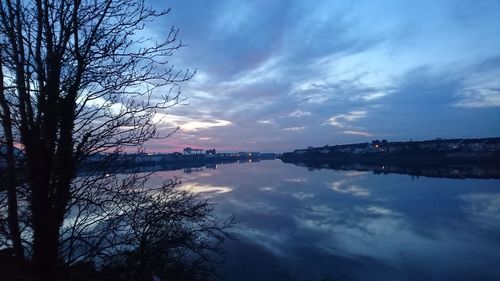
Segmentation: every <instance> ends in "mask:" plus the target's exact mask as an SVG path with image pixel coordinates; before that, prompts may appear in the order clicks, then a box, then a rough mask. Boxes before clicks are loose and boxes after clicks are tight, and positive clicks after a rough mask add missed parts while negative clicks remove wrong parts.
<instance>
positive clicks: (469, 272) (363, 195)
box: [165, 161, 500, 280]
mask: <svg viewBox="0 0 500 281" xmlns="http://www.w3.org/2000/svg"><path fill="white" fill-rule="evenodd" d="M169 173H170V175H172V174H173V172H169ZM212 173H213V176H200V177H197V176H196V173H192V174H190V175H189V176H188V178H189V179H187V180H186V179H183V180H184V182H185V184H188V185H189V184H191V185H194V186H201V187H202V188H201V190H212V193H209V194H207V196H210V197H212V199H213V200H215V201H216V202H218V207H217V211H218V212H219V213H220V214H233V213H234V214H235V215H236V216H237V217H238V220H239V221H240V224H239V225H237V226H236V227H235V229H234V231H235V233H236V235H237V237H238V239H237V240H236V241H231V242H229V243H228V246H227V249H228V261H227V263H226V264H225V266H223V272H225V273H226V275H227V279H228V280H320V279H321V278H323V277H327V276H329V277H332V278H335V277H338V276H340V275H341V274H348V276H349V278H352V280H498V277H500V264H499V260H500V254H498V253H500V246H499V243H498V241H500V225H499V224H498V221H499V210H500V193H499V192H500V191H499V190H498V186H499V185H498V183H499V181H496V180H489V181H488V180H453V179H432V178H421V179H418V180H412V178H411V177H409V176H404V175H374V174H370V173H356V172H345V171H341V172H338V171H333V170H315V171H308V170H307V169H304V168H302V167H297V166H292V165H284V164H282V163H280V162H279V161H265V162H261V163H251V164H234V165H221V166H220V167H218V168H217V169H216V170H213V171H212ZM165 175H168V174H165ZM208 187H209V188H208ZM217 187H224V188H223V189H218V188H217ZM214 190H215V191H214ZM222 190H223V191H222ZM221 191H222V192H221ZM229 191H230V192H229ZM243 262H244V263H245V265H242V263H243ZM271 264H272V266H270V265H271ZM261 269H262V270H261ZM264 269H265V270H264ZM259 270H261V271H259ZM255 272H262V273H261V275H255V274H256V273H255ZM252 278H253V279H252Z"/></svg>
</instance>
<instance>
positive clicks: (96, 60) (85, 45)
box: [0, 0, 228, 280]
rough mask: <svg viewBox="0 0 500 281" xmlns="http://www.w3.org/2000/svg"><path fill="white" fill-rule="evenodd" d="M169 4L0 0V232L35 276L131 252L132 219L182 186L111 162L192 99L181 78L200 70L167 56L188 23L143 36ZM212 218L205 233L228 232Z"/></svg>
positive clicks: (54, 275)
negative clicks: (152, 180)
mask: <svg viewBox="0 0 500 281" xmlns="http://www.w3.org/2000/svg"><path fill="white" fill-rule="evenodd" d="M168 12H169V10H162V11H157V10H154V9H151V8H149V7H147V6H145V3H144V1H143V0H74V1H67V0H5V1H2V2H1V4H0V82H1V83H0V121H1V124H2V137H1V142H2V143H1V145H2V147H5V149H2V151H1V154H2V155H1V156H2V158H3V159H5V160H4V162H5V165H4V166H5V168H4V169H3V170H2V175H1V176H2V181H1V185H2V186H0V189H1V190H2V193H1V194H2V198H1V201H0V203H2V207H1V208H0V211H1V213H0V214H1V216H2V223H1V227H0V233H1V237H3V238H4V239H3V243H4V246H5V247H9V248H12V249H13V253H14V257H15V259H16V264H17V266H18V267H19V268H20V269H21V270H22V269H23V268H24V269H25V268H27V267H28V269H29V271H28V272H32V274H33V276H34V277H35V278H36V279H37V280H59V279H61V278H62V277H63V276H64V274H69V273H70V272H71V270H69V269H68V268H70V266H71V265H72V264H74V263H76V262H82V261H91V262H96V258H97V257H101V258H102V257H103V256H104V255H105V254H109V255H116V254H118V252H120V251H124V249H127V251H130V250H131V249H132V248H126V247H124V246H130V245H132V246H137V245H134V244H133V243H132V242H131V241H132V240H133V239H132V238H130V235H129V234H130V233H129V231H132V223H133V220H130V219H126V218H127V215H131V214H135V213H140V212H142V211H143V210H144V208H145V206H149V205H151V204H155V203H154V202H155V200H156V199H157V198H161V196H164V197H165V196H167V195H172V194H174V193H173V191H172V189H171V188H172V187H173V186H175V182H170V183H167V184H166V185H164V186H163V187H162V188H160V189H156V190H153V189H149V188H148V187H147V186H146V185H145V182H146V179H147V175H145V174H139V175H138V174H135V173H133V174H129V175H121V176H118V175H116V174H117V173H118V172H119V171H120V170H119V167H116V165H114V166H113V162H114V161H116V160H117V159H124V157H121V158H120V156H119V155H120V154H121V153H123V152H124V150H125V149H129V150H131V149H136V150H140V147H141V145H142V144H143V143H144V142H145V141H148V140H150V139H154V138H163V137H168V136H169V134H170V133H172V130H170V131H167V132H159V131H158V130H157V126H156V125H157V124H158V123H159V122H160V121H161V119H162V116H165V115H164V114H165V110H167V109H168V108H170V107H172V106H174V105H176V104H178V103H179V102H181V101H182V100H181V99H180V88H179V84H180V83H182V82H184V81H187V80H189V79H190V78H191V77H192V75H193V74H194V72H192V71H189V70H185V71H178V70H175V69H174V68H173V66H172V65H171V64H169V61H168V59H169V57H170V56H171V55H172V54H173V52H174V51H175V50H177V49H179V48H181V47H182V46H183V44H182V43H181V41H180V40H179V39H178V37H177V35H178V29H176V28H174V27H172V28H170V29H169V30H167V32H166V33H167V36H166V39H164V40H162V41H158V40H154V39H153V38H147V37H144V36H143V34H145V33H146V29H145V24H146V23H148V22H151V21H153V20H154V19H156V18H158V17H162V16H165V15H166V14H168ZM174 130H175V129H174ZM16 148H19V149H20V150H21V151H22V155H21V154H20V153H16ZM96 155H99V156H100V157H101V159H100V161H94V162H92V161H91V160H93V159H94V158H95V156H96ZM122 162H123V161H122ZM89 163H92V165H89ZM83 166H85V167H86V168H85V175H84V176H81V175H78V174H77V172H78V171H79V169H82V167H83ZM122 168H123V167H122ZM110 169H114V170H113V171H114V174H113V175H109V174H108V172H109V171H110ZM151 193H155V194H156V195H152V194H151ZM162 194H163V195H162ZM175 194H176V195H175V196H171V197H168V199H169V200H171V202H177V204H180V206H181V207H183V208H185V209H186V210H192V211H193V210H195V209H196V210H198V211H200V213H199V214H198V215H199V216H198V218H199V219H203V218H205V217H207V216H209V215H210V208H205V209H203V208H201V206H203V204H202V203H203V202H198V201H196V200H190V201H183V200H181V199H182V198H184V197H186V196H188V194H186V193H175ZM158 196H159V197H158ZM164 199H165V198H164ZM137 202H142V205H141V204H139V203H137ZM182 202H184V204H187V205H182ZM137 204H139V205H137ZM200 204H202V205H200ZM164 207H165V206H164ZM170 207H172V206H170ZM191 207H192V208H191ZM190 208H191V209H190ZM193 208H194V209H193ZM197 208H201V209H197ZM175 210H177V209H175V208H174V209H166V211H167V212H169V211H171V216H170V217H167V216H163V217H162V218H163V219H164V221H163V223H167V222H169V223H173V222H174V221H176V219H178V218H182V216H181V217H176V216H174V214H178V213H176V212H174V211H175ZM150 211H151V209H150ZM4 218H5V220H4ZM180 221H181V222H182V221H183V220H180ZM211 222H212V224H211V225H209V224H204V225H203V226H204V227H201V229H199V231H200V232H201V233H203V235H202V237H205V236H204V235H206V236H211V237H216V238H221V237H222V236H224V235H222V236H220V235H214V234H215V233H216V232H217V231H220V232H219V234H224V233H225V232H224V229H225V227H226V226H227V225H228V224H222V225H219V224H218V223H217V222H216V221H211ZM186 225H191V226H193V225H196V224H193V223H192V222H191V223H188V224H186ZM186 225H183V226H186ZM212 230H213V231H212ZM215 230H217V231H215ZM211 231H212V232H211ZM194 239H198V238H197V237H193V238H192V240H191V242H193V243H194V241H195V240H194ZM138 248H139V249H141V247H138ZM26 258H28V259H29V260H30V262H29V263H27V262H26ZM101 261H102V260H101ZM28 265H29V266H28ZM65 268H66V269H65Z"/></svg>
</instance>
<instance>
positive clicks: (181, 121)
mask: <svg viewBox="0 0 500 281" xmlns="http://www.w3.org/2000/svg"><path fill="white" fill-rule="evenodd" d="M153 122H156V123H159V124H164V125H168V126H176V127H177V126H178V127H180V129H181V130H182V131H188V132H195V131H199V130H205V129H210V128H214V127H226V126H230V125H231V124H232V122H231V121H228V120H222V119H210V118H203V119H197V118H191V117H187V116H180V115H174V114H163V113H155V116H154V117H153Z"/></svg>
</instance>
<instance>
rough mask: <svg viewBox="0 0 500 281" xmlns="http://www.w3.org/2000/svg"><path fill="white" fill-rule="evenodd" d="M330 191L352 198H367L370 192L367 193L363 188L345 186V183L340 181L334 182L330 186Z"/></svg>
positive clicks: (350, 185)
mask: <svg viewBox="0 0 500 281" xmlns="http://www.w3.org/2000/svg"><path fill="white" fill-rule="evenodd" d="M330 189H332V190H333V191H335V192H338V193H344V194H352V195H354V196H369V195H370V191H368V190H367V189H365V188H362V187H359V186H356V185H352V184H347V182H346V181H344V180H340V181H334V182H332V183H331V184H330Z"/></svg>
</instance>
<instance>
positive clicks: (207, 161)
mask: <svg viewBox="0 0 500 281" xmlns="http://www.w3.org/2000/svg"><path fill="white" fill-rule="evenodd" d="M277 156H278V155H277V154H275V153H262V152H244V151H240V152H217V151H216V150H215V149H207V150H205V149H199V148H192V147H186V148H184V149H183V151H182V152H173V153H138V154H121V155H119V156H117V158H115V159H113V163H114V164H113V166H114V167H118V166H121V167H124V168H126V169H135V168H140V170H141V171H153V170H180V169H183V170H184V172H186V173H191V172H196V171H201V170H202V169H203V168H207V169H215V168H216V167H217V165H218V164H229V163H237V162H259V161H263V160H273V159H276V158H277ZM107 157H108V155H106V154H96V155H93V156H92V157H91V158H90V159H89V160H88V161H86V163H85V165H84V170H85V166H86V165H93V164H94V163H99V162H101V161H103V160H105V159H106V158H107Z"/></svg>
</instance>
